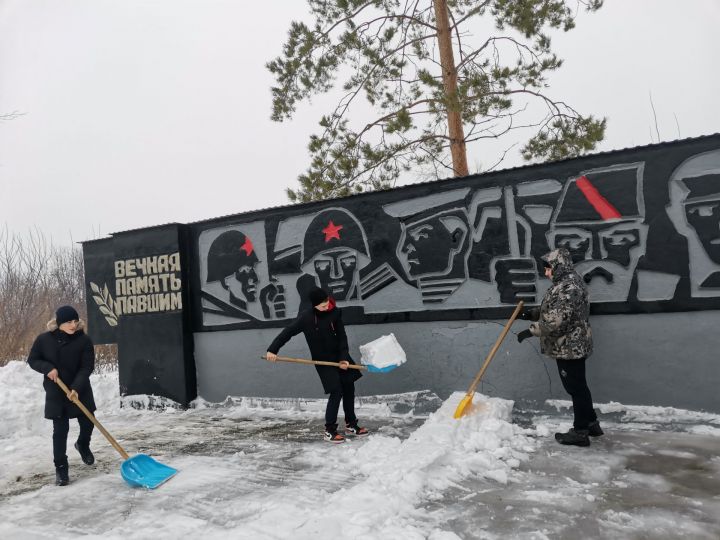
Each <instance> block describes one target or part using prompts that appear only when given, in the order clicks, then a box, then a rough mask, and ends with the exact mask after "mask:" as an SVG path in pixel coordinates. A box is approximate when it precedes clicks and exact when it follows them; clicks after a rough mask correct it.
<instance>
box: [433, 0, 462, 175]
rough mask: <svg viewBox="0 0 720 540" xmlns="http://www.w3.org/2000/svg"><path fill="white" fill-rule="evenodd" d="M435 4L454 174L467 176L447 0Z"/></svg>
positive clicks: (439, 0) (437, 1)
mask: <svg viewBox="0 0 720 540" xmlns="http://www.w3.org/2000/svg"><path fill="white" fill-rule="evenodd" d="M433 4H434V6H435V22H436V24H437V29H438V33H437V36H438V47H439V49H440V65H441V66H442V78H443V86H444V87H445V95H446V96H447V100H448V108H447V117H448V132H449V136H450V153H451V155H452V161H453V170H454V172H455V176H467V174H468V164H467V153H466V151H465V133H464V132H463V124H462V116H461V115H460V105H459V102H458V97H457V69H455V58H454V56H453V49H452V41H451V39H450V21H449V19H448V6H447V0H433Z"/></svg>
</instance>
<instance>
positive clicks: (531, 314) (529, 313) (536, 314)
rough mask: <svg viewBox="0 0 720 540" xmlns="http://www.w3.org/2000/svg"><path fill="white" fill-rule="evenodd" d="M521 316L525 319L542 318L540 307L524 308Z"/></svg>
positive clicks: (535, 319) (534, 319)
mask: <svg viewBox="0 0 720 540" xmlns="http://www.w3.org/2000/svg"><path fill="white" fill-rule="evenodd" d="M519 318H520V319H522V320H524V321H537V320H539V319H540V308H526V309H523V310H522V312H521V313H520V317H519Z"/></svg>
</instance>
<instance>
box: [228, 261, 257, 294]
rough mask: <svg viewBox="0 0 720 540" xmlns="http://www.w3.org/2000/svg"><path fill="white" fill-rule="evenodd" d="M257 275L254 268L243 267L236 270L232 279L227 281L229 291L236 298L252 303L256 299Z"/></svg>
mask: <svg viewBox="0 0 720 540" xmlns="http://www.w3.org/2000/svg"><path fill="white" fill-rule="evenodd" d="M257 284H258V275H257V273H256V272H255V268H254V267H252V266H248V265H244V266H241V267H240V268H238V269H237V270H236V271H235V274H233V277H232V278H230V279H228V280H227V285H228V288H229V289H230V291H231V292H232V293H233V295H235V296H236V297H238V298H243V297H244V298H245V299H246V300H247V301H248V302H254V301H255V298H256V297H257Z"/></svg>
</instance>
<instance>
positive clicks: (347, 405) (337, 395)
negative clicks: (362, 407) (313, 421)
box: [325, 377, 357, 431]
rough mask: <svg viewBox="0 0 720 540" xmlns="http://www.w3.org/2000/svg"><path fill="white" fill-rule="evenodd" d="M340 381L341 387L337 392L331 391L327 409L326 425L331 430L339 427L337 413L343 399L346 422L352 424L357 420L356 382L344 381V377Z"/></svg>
mask: <svg viewBox="0 0 720 540" xmlns="http://www.w3.org/2000/svg"><path fill="white" fill-rule="evenodd" d="M340 381H341V382H340V388H339V389H337V390H336V391H335V392H330V397H328V402H327V408H326V409H325V427H326V428H327V429H328V430H329V431H334V430H335V429H337V415H338V409H339V408H340V401H341V400H342V404H343V412H344V413H345V423H346V424H349V425H352V424H355V423H356V422H357V417H356V416H355V382H354V381H343V378H342V377H341V378H340Z"/></svg>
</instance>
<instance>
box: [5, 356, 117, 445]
mask: <svg viewBox="0 0 720 540" xmlns="http://www.w3.org/2000/svg"><path fill="white" fill-rule="evenodd" d="M65 382H67V381H65ZM68 384H69V383H68ZM90 384H92V387H93V393H94V395H95V404H96V405H97V408H98V416H100V415H101V414H102V413H109V412H115V411H117V410H119V407H120V391H119V386H118V375H117V372H116V371H111V372H108V373H101V374H95V373H93V374H92V375H91V376H90ZM42 385H43V375H42V374H40V373H38V372H37V371H34V370H33V369H31V368H30V366H29V365H28V364H27V362H24V361H17V362H10V363H8V364H7V365H6V366H5V367H3V368H1V369H0V389H2V391H0V410H1V411H2V412H3V421H2V423H0V439H6V438H11V437H12V438H15V437H22V436H27V435H33V434H38V433H44V432H48V433H49V432H50V431H51V423H50V422H49V421H48V420H45V412H44V411H45V391H44V390H43V386H42Z"/></svg>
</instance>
